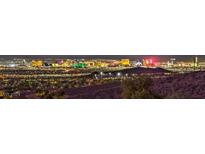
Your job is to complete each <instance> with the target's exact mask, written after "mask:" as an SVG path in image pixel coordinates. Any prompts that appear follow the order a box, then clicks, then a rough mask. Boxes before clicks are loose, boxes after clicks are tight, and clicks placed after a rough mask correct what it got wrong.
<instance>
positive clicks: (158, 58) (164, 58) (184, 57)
mask: <svg viewBox="0 0 205 154" xmlns="http://www.w3.org/2000/svg"><path fill="white" fill-rule="evenodd" d="M194 57H195V55H0V58H1V59H2V58H3V59H13V58H25V59H50V58H51V59H52V58H55V59H67V58H68V59H69V58H70V59H81V58H84V59H122V58H129V59H130V60H137V59H139V60H142V59H143V58H153V59H155V61H167V60H169V59H170V58H176V60H177V61H193V59H194ZM198 59H199V61H205V55H198Z"/></svg>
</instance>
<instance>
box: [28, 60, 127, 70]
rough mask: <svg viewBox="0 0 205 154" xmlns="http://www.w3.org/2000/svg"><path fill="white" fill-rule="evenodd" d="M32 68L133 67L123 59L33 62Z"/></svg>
mask: <svg viewBox="0 0 205 154" xmlns="http://www.w3.org/2000/svg"><path fill="white" fill-rule="evenodd" d="M31 66H32V67H71V68H92V67H96V68H99V67H117V66H124V67H129V66H131V62H130V60H129V59H121V60H102V59H93V60H85V59H79V60H78V59H74V60H72V59H65V60H63V59H57V60H32V61H31Z"/></svg>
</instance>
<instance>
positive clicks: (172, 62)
mask: <svg viewBox="0 0 205 154" xmlns="http://www.w3.org/2000/svg"><path fill="white" fill-rule="evenodd" d="M156 66H158V67H162V68H199V67H205V63H204V62H199V60H198V57H197V56H195V58H194V59H193V61H187V62H185V61H178V60H177V59H176V58H170V59H169V60H168V61H167V62H158V63H156Z"/></svg>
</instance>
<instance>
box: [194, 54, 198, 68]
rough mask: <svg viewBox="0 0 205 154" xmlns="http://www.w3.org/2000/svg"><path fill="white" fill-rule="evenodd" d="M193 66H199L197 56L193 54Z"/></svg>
mask: <svg viewBox="0 0 205 154" xmlns="http://www.w3.org/2000/svg"><path fill="white" fill-rule="evenodd" d="M194 66H195V67H197V66H199V62H198V57H197V56H195V58H194Z"/></svg>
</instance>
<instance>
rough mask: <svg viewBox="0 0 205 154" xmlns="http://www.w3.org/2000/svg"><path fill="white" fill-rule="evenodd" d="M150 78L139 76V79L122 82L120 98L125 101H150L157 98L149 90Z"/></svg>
mask: <svg viewBox="0 0 205 154" xmlns="http://www.w3.org/2000/svg"><path fill="white" fill-rule="evenodd" d="M151 85H152V80H151V78H149V77H147V76H141V77H139V78H134V79H127V80H124V81H123V82H122V98H125V99H151V98H159V97H158V96H156V95H155V94H154V93H153V92H152V91H151V90H150V86H151Z"/></svg>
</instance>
